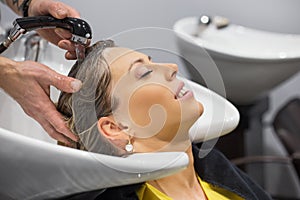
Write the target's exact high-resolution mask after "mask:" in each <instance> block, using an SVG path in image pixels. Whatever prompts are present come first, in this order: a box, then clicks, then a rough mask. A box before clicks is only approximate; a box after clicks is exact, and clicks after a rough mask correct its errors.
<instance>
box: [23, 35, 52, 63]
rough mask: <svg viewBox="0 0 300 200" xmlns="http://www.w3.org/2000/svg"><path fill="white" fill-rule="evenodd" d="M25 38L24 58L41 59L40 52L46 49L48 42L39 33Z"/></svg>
mask: <svg viewBox="0 0 300 200" xmlns="http://www.w3.org/2000/svg"><path fill="white" fill-rule="evenodd" d="M24 38H25V42H24V45H25V52H24V60H33V61H39V60H40V59H41V58H40V57H41V54H40V53H41V52H43V51H45V49H46V47H47V45H48V42H47V41H46V40H44V39H42V38H41V37H40V36H39V35H38V34H37V33H33V34H30V35H28V36H25V37H24Z"/></svg>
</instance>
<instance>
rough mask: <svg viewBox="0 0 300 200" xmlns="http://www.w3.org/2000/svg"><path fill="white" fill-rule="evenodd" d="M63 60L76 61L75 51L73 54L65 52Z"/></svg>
mask: <svg viewBox="0 0 300 200" xmlns="http://www.w3.org/2000/svg"><path fill="white" fill-rule="evenodd" d="M65 58H66V59H67V60H75V59H77V56H76V52H75V51H74V52H70V51H68V52H66V54H65Z"/></svg>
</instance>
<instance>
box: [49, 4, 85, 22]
mask: <svg viewBox="0 0 300 200" xmlns="http://www.w3.org/2000/svg"><path fill="white" fill-rule="evenodd" d="M48 11H49V13H50V14H51V15H52V16H53V17H55V18H57V19H63V18H66V17H75V18H79V17H80V14H79V12H78V11H76V10H75V9H74V8H72V7H70V6H67V5H66V4H64V3H62V2H53V3H51V4H50V5H49V10H48Z"/></svg>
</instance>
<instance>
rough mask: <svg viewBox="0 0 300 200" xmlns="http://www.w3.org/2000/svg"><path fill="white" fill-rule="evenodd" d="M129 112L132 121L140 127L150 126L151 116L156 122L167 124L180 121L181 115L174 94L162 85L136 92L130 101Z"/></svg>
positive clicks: (149, 86)
mask: <svg viewBox="0 0 300 200" xmlns="http://www.w3.org/2000/svg"><path fill="white" fill-rule="evenodd" d="M129 112H130V115H131V118H132V120H133V121H134V122H135V123H137V124H138V125H139V126H146V125H149V123H151V116H152V117H154V116H155V118H156V120H159V121H165V123H166V124H168V123H169V122H170V121H180V114H181V113H180V112H181V111H180V105H179V103H178V102H177V101H175V99H174V94H172V92H171V91H170V90H169V89H168V88H165V87H163V86H160V85H148V86H143V87H141V88H139V89H137V90H136V91H134V92H133V94H132V95H131V97H130V101H129ZM150 115H151V116H150ZM157 118H160V119H157ZM156 120H155V121H156Z"/></svg>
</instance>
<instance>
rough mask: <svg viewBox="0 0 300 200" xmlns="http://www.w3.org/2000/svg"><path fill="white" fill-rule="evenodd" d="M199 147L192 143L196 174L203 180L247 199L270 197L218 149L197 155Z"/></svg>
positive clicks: (266, 198) (255, 199) (265, 199)
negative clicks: (203, 154) (204, 154)
mask: <svg viewBox="0 0 300 200" xmlns="http://www.w3.org/2000/svg"><path fill="white" fill-rule="evenodd" d="M199 152H200V150H199V148H198V147H197V146H195V145H193V154H194V165H195V170H196V171H197V173H198V175H199V176H200V177H201V179H203V180H204V181H206V182H208V183H210V184H212V185H215V186H218V187H221V188H224V189H226V190H228V191H231V192H233V193H236V194H238V195H239V196H241V197H243V198H245V199H247V200H248V199H249V200H270V199H272V198H271V197H270V195H269V194H267V193H266V192H265V191H264V190H263V189H262V188H261V187H260V186H259V185H258V184H256V183H255V182H254V181H253V180H251V178H250V177H249V176H248V175H247V174H246V173H244V172H242V171H241V170H240V169H239V168H237V167H236V166H235V165H234V164H232V163H231V162H230V161H229V160H228V159H227V158H226V157H225V156H224V155H223V154H222V153H221V152H220V151H218V150H216V149H211V150H210V152H209V153H208V154H207V155H206V156H204V157H203V156H201V155H199Z"/></svg>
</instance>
